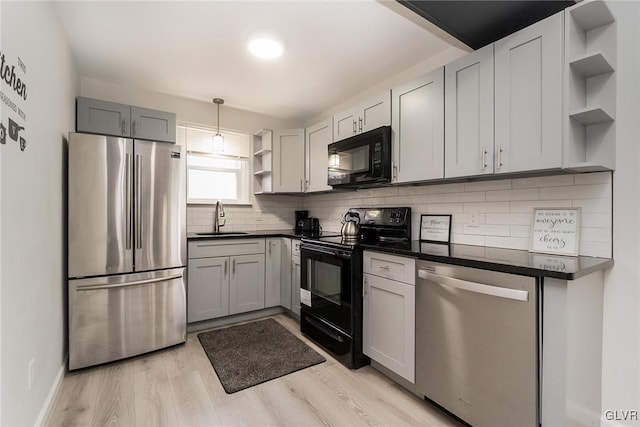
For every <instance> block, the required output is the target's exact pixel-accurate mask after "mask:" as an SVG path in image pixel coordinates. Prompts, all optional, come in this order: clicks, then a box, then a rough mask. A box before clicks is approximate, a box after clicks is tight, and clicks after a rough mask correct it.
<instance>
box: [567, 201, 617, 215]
mask: <svg viewBox="0 0 640 427" xmlns="http://www.w3.org/2000/svg"><path fill="white" fill-rule="evenodd" d="M572 204H573V207H574V208H582V213H583V214H584V213H585V212H590V213H606V214H609V215H611V211H612V203H611V198H608V199H584V200H574V201H573V203H572Z"/></svg>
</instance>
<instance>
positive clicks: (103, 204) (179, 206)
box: [68, 133, 187, 370]
mask: <svg viewBox="0 0 640 427" xmlns="http://www.w3.org/2000/svg"><path fill="white" fill-rule="evenodd" d="M185 193H186V162H185V154H184V152H183V147H181V146H178V145H175V144H170V143H166V142H152V141H143V140H133V139H128V138H119V137H111V136H102V135H90V134H82V133H70V134H69V144H68V234H69V235H68V248H69V253H68V254H69V258H68V262H69V270H68V276H69V283H68V284H69V287H68V292H69V369H70V370H74V369H79V368H84V367H87V366H92V365H97V364H100V363H105V362H110V361H113V360H118V359H122V358H125V357H129V356H134V355H137V354H142V353H146V352H149V351H152V350H156V349H159V348H163V347H167V346H171V345H174V344H179V343H182V342H184V341H185V339H186V286H185V283H186V277H185V274H186V273H185V271H186V268H185V266H186V258H187V257H186V255H187V248H186V245H187V243H186V194H185Z"/></svg>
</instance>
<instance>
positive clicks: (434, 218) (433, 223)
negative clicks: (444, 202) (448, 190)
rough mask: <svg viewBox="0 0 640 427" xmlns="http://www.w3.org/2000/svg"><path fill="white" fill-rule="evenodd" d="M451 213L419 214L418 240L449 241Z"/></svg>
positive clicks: (447, 242)
mask: <svg viewBox="0 0 640 427" xmlns="http://www.w3.org/2000/svg"><path fill="white" fill-rule="evenodd" d="M451 217H452V215H443V214H438V215H433V214H422V215H420V241H421V242H429V243H445V244H449V243H450V242H451Z"/></svg>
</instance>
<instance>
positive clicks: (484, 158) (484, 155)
mask: <svg viewBox="0 0 640 427" xmlns="http://www.w3.org/2000/svg"><path fill="white" fill-rule="evenodd" d="M481 149H482V170H483V171H484V170H486V169H487V166H489V165H487V147H485V146H484V145H483V146H482V147H481Z"/></svg>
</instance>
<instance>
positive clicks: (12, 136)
mask: <svg viewBox="0 0 640 427" xmlns="http://www.w3.org/2000/svg"><path fill="white" fill-rule="evenodd" d="M16 66H17V68H16ZM21 72H22V73H21ZM26 74H27V66H26V65H25V63H24V62H23V61H22V59H20V57H17V58H16V61H15V63H13V64H10V62H9V60H8V59H7V57H6V56H5V54H4V53H3V52H0V83H1V84H2V86H1V87H0V100H1V101H2V103H3V104H5V105H6V106H7V107H9V108H10V109H11V111H13V112H14V113H15V114H17V116H14V117H9V116H8V117H7V121H6V125H5V123H4V117H3V118H2V120H0V144H2V145H5V144H6V143H7V139H9V140H12V141H14V142H17V143H19V145H20V150H21V151H24V150H25V148H26V147H27V140H26V138H25V134H26V130H25V127H26V121H27V115H26V113H25V112H24V110H23V108H21V107H20V106H19V103H24V102H26V101H27V84H26V82H25V77H26ZM5 87H6V88H8V89H9V94H6V93H5V90H4V88H5ZM16 96H17V99H14V97H16ZM22 131H24V132H22Z"/></svg>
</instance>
